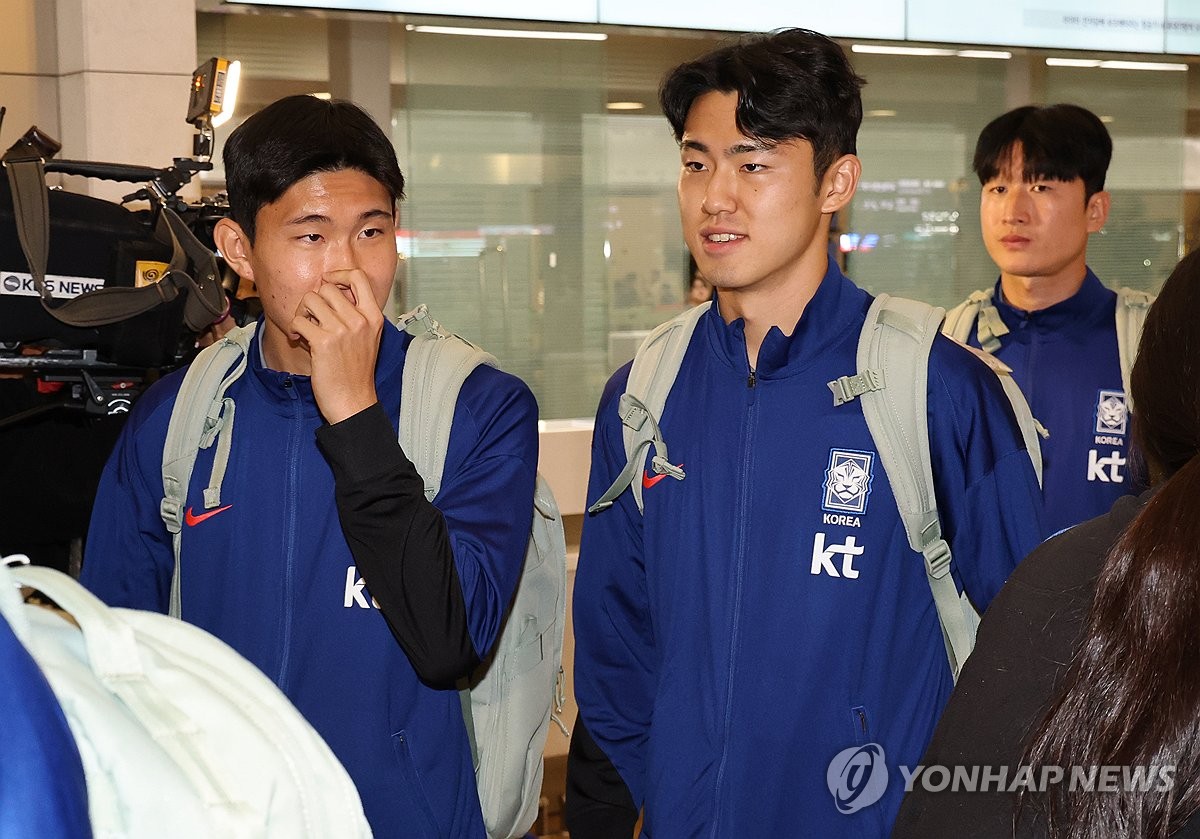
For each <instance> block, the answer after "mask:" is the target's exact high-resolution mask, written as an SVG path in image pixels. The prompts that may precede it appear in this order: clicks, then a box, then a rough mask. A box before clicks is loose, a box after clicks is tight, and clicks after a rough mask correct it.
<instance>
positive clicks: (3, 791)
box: [0, 569, 92, 839]
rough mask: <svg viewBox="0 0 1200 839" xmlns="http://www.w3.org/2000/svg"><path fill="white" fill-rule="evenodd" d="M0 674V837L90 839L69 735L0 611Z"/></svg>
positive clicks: (3, 578)
mask: <svg viewBox="0 0 1200 839" xmlns="http://www.w3.org/2000/svg"><path fill="white" fill-rule="evenodd" d="M0 570H3V569H0ZM0 585H11V580H10V579H9V577H8V575H7V574H3V573H0ZM0 673H2V674H3V676H0V839H23V837H27V836H37V837H39V839H41V837H45V839H91V837H92V827H91V822H90V821H89V820H88V797H87V784H86V783H85V781H84V774H83V763H82V762H81V760H80V757H79V749H78V748H77V747H76V745H75V738H74V737H73V736H72V734H71V729H70V728H69V727H68V726H67V718H66V716H65V715H64V714H63V710H62V707H61V706H60V705H59V704H58V698H57V697H56V696H55V695H54V692H53V690H51V688H50V684H49V683H48V682H47V681H46V677H45V676H44V675H42V671H41V669H40V668H39V667H38V665H37V662H35V661H34V660H33V657H32V656H31V655H30V654H29V653H28V652H27V651H26V649H25V647H24V646H22V644H21V642H20V640H19V639H18V638H17V636H16V634H15V633H14V632H13V630H12V627H10V626H9V625H8V622H7V621H6V620H5V619H4V618H3V617H0Z"/></svg>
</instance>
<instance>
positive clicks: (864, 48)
mask: <svg viewBox="0 0 1200 839" xmlns="http://www.w3.org/2000/svg"><path fill="white" fill-rule="evenodd" d="M850 50H851V51H852V52H862V53H869V54H872V55H955V51H954V50H947V49H941V48H939V47H892V46H884V45H882V44H851V45H850Z"/></svg>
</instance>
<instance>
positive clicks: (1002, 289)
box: [945, 104, 1151, 533]
mask: <svg viewBox="0 0 1200 839" xmlns="http://www.w3.org/2000/svg"><path fill="white" fill-rule="evenodd" d="M1111 158H1112V139H1111V138H1110V137H1109V134H1108V129H1107V128H1105V127H1104V123H1103V122H1101V121H1100V118H1099V117H1097V116H1096V115H1095V114H1093V113H1092V112H1091V111H1088V110H1087V109H1085V108H1081V107H1079V106H1078V105H1069V104H1059V105H1049V106H1037V105H1026V106H1024V107H1020V108H1015V109H1014V110H1011V111H1009V112H1007V113H1005V114H1002V115H1001V116H999V117H996V119H994V120H992V121H991V122H990V123H988V125H987V126H986V127H985V128H984V129H983V131H982V132H980V135H979V140H978V142H977V144H976V147H975V158H974V169H975V174H976V175H978V177H979V182H980V184H981V185H982V187H983V192H982V195H981V197H980V226H981V228H982V233H983V242H984V245H985V246H986V247H987V251H988V254H989V255H990V256H991V258H992V261H993V262H995V263H996V266H997V267H998V268H999V269H1000V277H999V279H998V280H997V281H996V285H995V286H994V287H993V288H992V289H990V291H987V292H984V291H980V292H976V293H975V294H973V295H972V296H971V298H970V299H969V300H967V301H965V302H964V303H963V304H962V305H960V306H959V307H958V308H956V309H954V310H952V311H951V312H950V314H949V315H948V316H947V318H946V326H945V331H946V332H947V334H951V335H953V336H954V337H956V338H958V339H960V340H963V341H965V342H967V343H969V344H971V345H972V346H976V347H980V346H982V347H983V348H984V349H987V350H988V351H990V352H991V353H992V354H993V355H995V356H996V357H997V358H999V359H1000V360H1001V361H1003V362H1004V363H1005V364H1007V365H1008V366H1009V367H1011V368H1012V371H1013V378H1014V380H1015V381H1016V382H1017V384H1018V385H1019V386H1020V388H1021V391H1022V392H1023V393H1024V394H1025V397H1026V399H1027V400H1028V401H1029V406H1030V409H1031V410H1032V412H1033V415H1034V417H1035V418H1036V419H1037V420H1038V421H1039V422H1040V423H1041V424H1042V425H1043V426H1044V428H1045V430H1046V432H1047V436H1046V437H1045V438H1044V439H1043V440H1042V444H1041V449H1042V462H1043V470H1044V472H1043V499H1044V505H1045V506H1044V513H1043V516H1044V523H1045V526H1046V528H1047V530H1048V532H1050V533H1055V532H1057V531H1059V530H1062V529H1064V528H1066V527H1070V526H1071V525H1073V524H1077V523H1079V522H1081V521H1084V520H1086V519H1090V518H1093V517H1094V516H1098V515H1100V514H1102V513H1105V512H1107V511H1108V509H1109V507H1111V506H1112V503H1113V501H1114V500H1116V498H1117V497H1119V496H1121V495H1125V494H1126V493H1128V492H1130V491H1131V478H1130V467H1131V464H1130V458H1129V450H1130V445H1129V443H1128V440H1129V437H1128V433H1129V417H1128V413H1129V407H1130V406H1129V400H1128V397H1127V388H1126V385H1125V381H1126V378H1127V375H1128V369H1129V368H1131V367H1132V366H1133V358H1134V356H1135V354H1136V351H1137V335H1138V333H1139V332H1140V327H1138V326H1136V325H1135V326H1133V327H1126V328H1121V320H1122V318H1127V319H1132V320H1134V321H1135V322H1136V323H1140V317H1139V316H1141V317H1144V312H1145V310H1146V308H1147V307H1148V306H1149V303H1150V300H1151V298H1150V297H1149V296H1148V295H1143V294H1140V293H1138V292H1132V293H1131V292H1129V291H1128V290H1122V293H1121V295H1120V299H1119V300H1118V294H1117V293H1116V292H1113V291H1111V290H1109V289H1108V288H1105V286H1104V285H1103V284H1102V283H1101V281H1100V279H1099V278H1098V277H1097V276H1096V275H1095V274H1094V273H1093V272H1092V270H1091V269H1090V268H1088V265H1087V246H1088V237H1089V236H1090V235H1091V234H1093V233H1097V232H1099V231H1100V230H1101V229H1103V227H1104V225H1105V223H1106V222H1107V220H1108V212H1109V207H1110V205H1111V201H1112V199H1111V196H1110V195H1109V193H1108V192H1106V191H1105V190H1104V180H1105V174H1106V172H1107V170H1108V164H1109V161H1110V160H1111ZM1122 332H1125V333H1126V334H1125V336H1123V337H1124V341H1125V343H1127V344H1128V346H1127V347H1125V348H1124V350H1122V348H1121V347H1120V346H1119V342H1118V335H1119V334H1120V333H1122ZM1123 352H1125V353H1127V357H1126V358H1125V359H1124V361H1125V363H1124V364H1123V363H1122V360H1123V359H1122V353H1123Z"/></svg>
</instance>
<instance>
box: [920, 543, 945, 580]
mask: <svg viewBox="0 0 1200 839" xmlns="http://www.w3.org/2000/svg"><path fill="white" fill-rule="evenodd" d="M921 553H922V554H923V555H924V556H925V573H926V574H928V575H929V576H930V577H933V578H934V579H941V578H942V577H944V576H946V574H947V573H949V571H950V546H949V545H948V544H947V543H946V540H945V539H938V540H937V541H936V542H934V543H933V544H932V545H930V546H929V547H927V548H926V549H925V550H923V551H921Z"/></svg>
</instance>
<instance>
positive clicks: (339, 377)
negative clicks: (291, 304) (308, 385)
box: [290, 268, 383, 425]
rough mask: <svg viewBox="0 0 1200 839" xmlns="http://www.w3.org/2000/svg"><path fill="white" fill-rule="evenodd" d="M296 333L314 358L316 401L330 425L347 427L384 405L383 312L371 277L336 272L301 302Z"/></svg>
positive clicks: (353, 270) (295, 321) (293, 329)
mask: <svg viewBox="0 0 1200 839" xmlns="http://www.w3.org/2000/svg"><path fill="white" fill-rule="evenodd" d="M290 328H291V332H292V335H293V337H295V338H296V339H298V340H299V341H300V342H301V343H302V344H304V345H305V346H306V347H307V349H308V353H309V355H310V356H311V358H312V388H313V395H314V396H315V397H316V399H317V408H318V409H320V411H321V416H323V417H324V418H325V421H326V422H328V423H329V424H330V425H333V424H334V423H338V422H341V421H342V420H344V419H347V418H349V417H352V416H354V415H355V414H357V413H358V412H359V411H362V410H363V409H365V408H369V407H371V406H372V405H374V404H375V403H376V402H378V401H379V397H378V395H377V394H376V393H375V362H376V360H377V359H378V357H379V338H380V336H381V335H382V334H383V311H382V310H381V309H380V308H379V305H378V304H377V303H376V302H375V297H374V295H373V294H372V293H371V286H370V284H369V282H368V280H367V276H366V274H364V273H363V272H362V271H360V270H359V269H357V268H347V269H343V270H338V271H330V272H329V273H328V274H326V275H325V282H324V283H323V284H322V285H321V287H320V288H319V289H318V290H317V291H315V292H312V291H310V292H308V293H307V294H305V295H304V297H302V298H301V299H300V305H299V306H297V307H296V316H295V317H294V318H293V319H292V322H291V324H290Z"/></svg>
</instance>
